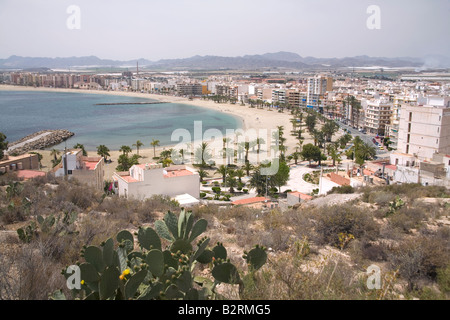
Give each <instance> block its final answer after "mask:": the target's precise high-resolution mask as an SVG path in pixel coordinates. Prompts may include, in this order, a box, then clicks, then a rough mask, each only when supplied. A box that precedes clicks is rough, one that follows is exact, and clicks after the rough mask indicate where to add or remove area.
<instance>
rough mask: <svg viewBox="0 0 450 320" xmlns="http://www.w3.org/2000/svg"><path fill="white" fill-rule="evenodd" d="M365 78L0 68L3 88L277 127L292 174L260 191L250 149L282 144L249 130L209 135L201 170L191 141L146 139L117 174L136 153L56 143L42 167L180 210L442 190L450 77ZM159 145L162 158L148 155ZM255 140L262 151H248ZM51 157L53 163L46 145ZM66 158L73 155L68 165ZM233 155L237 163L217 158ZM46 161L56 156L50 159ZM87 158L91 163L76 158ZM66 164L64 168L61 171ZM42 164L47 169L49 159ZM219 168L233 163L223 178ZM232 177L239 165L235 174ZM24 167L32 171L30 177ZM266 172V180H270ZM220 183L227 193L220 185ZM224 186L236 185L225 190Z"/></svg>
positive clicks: (13, 162)
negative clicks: (345, 192)
mask: <svg viewBox="0 0 450 320" xmlns="http://www.w3.org/2000/svg"><path fill="white" fill-rule="evenodd" d="M361 73H362V72H361V71H360V72H359V73H358V74H357V75H355V73H354V70H352V71H351V72H337V71H334V72H328V73H312V72H309V73H308V72H304V73H300V72H259V73H257V72H256V73H254V74H251V73H242V74H239V73H238V72H234V73H229V74H227V73H223V72H220V73H214V72H213V74H211V75H207V74H202V73H200V74H197V73H192V74H188V73H187V72H160V73H157V72H148V71H145V70H142V69H141V70H139V66H138V65H137V66H136V70H134V71H124V72H122V73H111V74H108V73H106V74H95V73H61V72H45V73H39V72H34V73H33V72H9V73H3V74H1V75H0V81H1V82H2V83H3V85H4V87H6V88H8V89H13V90H22V89H23V90H25V89H26V90H60V91H64V90H69V91H77V92H89V93H101V94H117V95H129V96H140V97H148V98H151V99H154V101H156V102H158V101H160V102H161V103H168V102H178V103H186V104H192V105H199V106H205V107H211V108H214V109H216V110H219V111H221V112H229V113H231V114H234V115H237V116H238V117H240V118H243V125H244V128H245V129H277V128H278V130H279V131H280V132H278V134H279V136H278V138H281V145H282V148H283V149H281V150H280V149H279V150H278V154H277V155H276V157H278V158H279V157H280V156H281V157H283V160H284V161H285V162H286V163H287V164H288V166H289V174H288V176H287V177H286V178H285V179H284V180H283V183H282V184H279V185H278V186H275V185H272V187H271V188H269V187H264V186H263V187H261V188H256V186H257V183H253V184H250V183H251V180H252V175H251V174H250V173H251V171H253V170H252V169H256V168H257V167H258V166H260V165H261V161H259V163H258V160H256V161H254V162H252V163H250V160H249V157H248V156H249V154H250V155H251V156H256V155H258V156H259V153H260V152H259V151H260V150H264V151H265V152H266V153H267V152H268V151H269V153H270V150H271V148H272V146H271V144H277V145H278V144H279V143H280V141H278V140H277V141H275V142H274V141H269V140H271V137H270V135H269V136H267V134H266V136H265V137H262V138H261V143H260V144H257V142H256V139H255V140H252V141H250V139H249V137H245V138H244V140H242V141H239V142H238V141H237V139H235V140H236V141H234V144H233V143H229V142H230V141H231V140H233V138H232V139H231V140H230V138H229V137H228V138H226V137H224V138H223V139H219V140H220V141H217V140H218V139H216V141H212V140H210V141H207V143H209V144H210V145H209V146H208V148H209V149H212V154H211V155H209V158H211V159H210V160H211V161H213V163H214V164H215V165H206V166H205V165H203V166H202V165H201V164H200V165H198V163H195V158H194V156H193V155H194V154H195V152H196V150H195V149H194V148H193V147H192V146H191V150H183V149H181V150H175V151H176V154H175V152H174V148H173V146H163V147H160V146H159V145H158V142H156V143H154V144H153V147H151V146H150V144H149V142H147V143H148V146H145V143H142V142H140V141H139V143H141V144H142V146H141V145H139V146H137V147H136V151H135V154H136V156H137V157H136V159H135V160H136V162H135V163H134V164H131V163H130V165H125V166H124V168H122V170H123V171H117V170H116V169H117V168H116V167H117V163H116V165H113V164H111V159H113V158H115V160H116V161H117V160H118V159H119V156H120V155H121V154H122V155H124V154H127V156H128V153H131V152H133V151H132V149H131V148H130V149H129V150H125V151H123V150H122V151H123V152H122V151H118V150H116V151H115V154H114V151H111V150H109V149H107V150H108V151H110V153H111V154H113V155H112V157H111V159H110V160H109V162H108V161H104V160H105V158H103V159H102V156H103V155H102V153H101V152H99V153H98V154H95V152H92V151H91V152H89V156H90V157H87V154H85V155H84V158H83V155H82V152H79V150H78V151H77V152H75V151H67V153H64V151H63V150H58V153H59V152H60V153H63V154H62V156H61V159H62V161H59V162H58V165H56V166H54V167H53V168H51V170H49V171H51V173H53V174H56V176H60V175H72V176H76V173H77V172H81V173H82V174H81V176H83V175H85V174H84V173H83V172H88V171H93V172H91V176H92V177H96V178H95V179H92V180H91V178H88V179H87V181H93V182H92V183H93V184H95V185H96V186H97V187H98V188H100V189H101V188H103V187H104V185H103V184H102V183H100V182H99V181H98V180H100V181H101V180H104V181H106V182H109V183H110V184H111V186H112V187H111V190H113V191H114V192H116V193H117V194H119V195H121V196H125V197H129V196H131V197H136V198H140V199H145V198H148V197H151V196H153V195H155V194H161V195H166V196H170V197H173V198H174V199H175V198H177V197H181V198H182V199H183V204H184V205H189V204H198V203H199V202H200V201H201V202H208V201H211V202H214V203H220V204H222V205H230V204H245V205H251V206H254V205H257V206H260V207H262V208H267V207H269V208H270V207H274V206H277V207H278V206H280V207H284V208H288V207H290V206H292V205H293V204H297V203H300V202H303V201H305V200H310V199H312V197H314V196H320V195H324V194H327V193H328V192H330V191H331V190H332V189H333V188H336V187H342V186H351V187H354V188H355V187H359V186H366V185H389V184H401V183H420V184H422V185H437V186H446V187H448V186H450V182H449V181H450V170H449V168H450V156H449V154H450V140H449V134H450V132H449V130H450V76H449V75H448V74H445V73H444V74H443V73H417V74H416V75H414V76H413V75H411V74H401V75H399V76H398V77H397V78H389V77H391V76H392V75H389V73H387V72H385V73H383V69H381V70H376V71H375V72H373V71H372V72H368V73H367V72H366V73H365V74H364V75H361ZM385 75H387V76H385ZM153 103H154V102H153ZM249 118H250V119H249ZM251 118H253V119H251ZM346 137H347V139H346ZM234 138H235V137H234ZM149 139H151V137H149ZM355 139H356V140H355ZM222 140H223V141H222ZM266 140H267V141H266ZM225 141H227V146H225ZM132 143H134V141H133V142H132V141H130V147H131V144H132ZM214 143H215V144H214ZM22 144H23V142H22ZM261 144H262V146H261ZM358 144H361V146H362V147H361V149H364V150H365V151H364V152H365V153H364V155H361V156H358V155H356V156H355V148H357V147H358ZM135 145H136V144H135ZM174 145H175V144H174ZM306 145H312V146H314V147H315V148H317V149H318V154H319V155H318V156H311V155H309V154H308V148H309V146H308V148H307V151H305V150H304V149H303V148H304V147H305V146H306ZM156 146H157V147H158V153H159V157H156V153H155V147H156ZM256 146H258V150H255V147H256ZM48 147H50V146H48ZM139 148H141V150H139ZM36 149H42V148H36ZM47 149H48V148H47ZM145 149H146V151H147V152H146V151H145ZM216 149H217V150H216ZM227 150H228V151H227ZM230 150H231V151H230ZM34 151H35V152H37V150H34ZM83 151H84V150H83ZM139 151H140V153H139ZM203 151H205V150H203ZM216 151H217V152H216ZM179 152H181V153H183V152H185V154H184V155H183V156H182V161H180V159H178V162H177V161H176V159H175V158H179V157H180V154H179ZM227 152H228V154H229V153H230V152H231V156H230V155H225V154H226V153H227ZM10 153H14V152H10ZM41 153H42V152H41ZM84 153H85V151H84ZM152 153H155V154H152ZM243 153H246V157H245V159H244V157H243V156H241V155H242V154H243ZM262 153H263V152H262V151H261V154H262ZM356 153H358V151H357V150H356ZM47 155H48V157H47V158H50V152H47ZM72 155H73V157H74V160H73V161H66V158H67V159H69V158H70V157H71V156H72ZM77 155H78V156H77ZM173 155H175V158H172V156H173ZM35 156H37V155H36V154H35ZM21 157H23V155H21V156H20V157H19V158H17V159H15V158H14V156H13V154H11V156H10V157H9V158H10V159H7V160H3V161H2V162H1V163H0V170H1V172H7V171H9V170H18V171H17V172H19V173H20V168H23V160H21V159H22V158H21ZM230 157H231V158H233V160H231V161H228V162H226V163H224V162H221V160H224V159H225V158H228V160H229V159H230ZM54 158H55V159H54V161H55V162H54V163H56V156H55V157H54ZM94 158H95V161H96V162H97V163H98V165H96V166H86V165H84V163H86V161H87V162H89V161H91V162H92V161H94V160H93V159H94ZM139 158H140V159H139ZM311 160H313V161H314V165H312V164H311ZM44 161H45V160H44ZM83 161H84V162H83ZM66 162H67V167H64V164H66ZM255 162H256V163H255ZM103 163H104V164H103ZM100 164H101V165H100ZM246 166H247V168H245V167H246ZM45 167H46V169H47V170H48V168H49V167H50V166H45ZM27 168H28V169H34V170H36V169H39V168H37V167H33V166H31V167H27ZM58 168H59V169H58ZM157 168H160V169H157ZM226 168H229V172H228V173H227V172H226ZM147 170H149V171H151V172H153V171H154V170H161V172H162V173H160V174H161V176H164V177H173V178H171V179H163V180H161V181H162V182H163V181H167V183H168V187H167V188H166V187H163V186H162V185H160V184H156V185H154V187H149V185H150V184H149V181H147V180H148V179H155V178H150V176H149V177H148V178H145V176H146V174H144V173H145V172H146V171H147ZM97 171H98V172H97ZM222 171H223V172H222ZM242 171H244V172H243V173H241V172H242ZM236 172H239V179H238V177H237V176H236ZM253 173H254V172H253ZM22 174H24V175H25V176H27V175H26V174H25V173H22ZM29 174H30V176H33V173H29ZM41 174H42V173H41ZM155 174H156V171H155ZM187 176H192V178H190V180H189V179H188V180H189V181H190V182H186V183H183V182H181V184H180V181H184V180H186V179H187ZM312 177H314V178H312ZM265 178H266V179H267V180H268V181H270V176H269V175H266V177H265ZM188 180H186V181H188ZM227 180H228V181H227ZM237 180H239V181H238V183H237ZM169 181H170V182H171V184H170V183H169ZM162 182H161V183H162ZM263 182H264V181H263ZM266 182H267V181H266ZM263 184H264V183H263ZM139 185H142V186H141V187H139ZM219 185H220V186H221V187H222V189H223V190H222V191H219V192H217V187H218V186H219ZM173 186H178V187H177V188H174V187H173ZM215 187H216V188H215ZM214 189H215V190H216V192H214V191H213V190H214ZM218 189H220V187H219V188H218ZM227 189H230V191H234V192H225V190H227ZM243 190H245V192H244V191H243ZM261 191H263V192H262V193H261ZM274 196H275V197H274ZM220 200H224V201H220Z"/></svg>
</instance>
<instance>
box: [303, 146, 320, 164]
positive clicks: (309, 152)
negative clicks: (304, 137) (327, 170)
mask: <svg viewBox="0 0 450 320" xmlns="http://www.w3.org/2000/svg"><path fill="white" fill-rule="evenodd" d="M300 155H301V157H302V159H303V160H307V161H309V165H311V161H320V160H321V159H322V152H321V151H320V148H319V147H317V146H315V145H313V144H311V143H308V144H306V145H304V146H303V150H302V152H301V153H300Z"/></svg>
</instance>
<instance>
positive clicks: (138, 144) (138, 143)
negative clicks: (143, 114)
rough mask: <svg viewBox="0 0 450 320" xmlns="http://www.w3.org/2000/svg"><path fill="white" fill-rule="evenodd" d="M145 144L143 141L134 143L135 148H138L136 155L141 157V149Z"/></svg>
mask: <svg viewBox="0 0 450 320" xmlns="http://www.w3.org/2000/svg"><path fill="white" fill-rule="evenodd" d="M143 145H144V144H143V143H142V142H141V140H138V141H136V143H133V147H136V153H137V154H138V155H139V148H140V147H142V146H143Z"/></svg>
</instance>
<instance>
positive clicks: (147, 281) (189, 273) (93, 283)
mask: <svg viewBox="0 0 450 320" xmlns="http://www.w3.org/2000/svg"><path fill="white" fill-rule="evenodd" d="M206 228H207V221H206V220H204V219H199V220H197V221H195V222H194V217H193V216H192V213H191V212H185V211H184V210H182V211H181V213H180V215H179V216H178V217H177V216H176V215H175V214H174V213H172V212H168V213H167V214H166V215H165V216H164V219H163V220H160V221H156V223H155V225H154V229H153V228H151V227H145V228H144V227H141V228H139V230H138V232H136V233H135V234H134V235H133V234H132V233H130V232H129V231H127V230H123V231H120V232H119V233H118V234H117V235H116V237H115V241H114V239H113V238H110V239H108V240H106V241H105V242H103V243H102V244H101V245H100V246H88V247H84V248H83V250H82V252H81V256H82V257H83V258H84V261H83V262H82V263H78V267H79V270H80V283H79V289H73V290H72V291H71V294H72V297H73V298H80V299H96V300H97V299H102V300H113V299H126V300H129V299H137V300H149V299H161V300H164V299H185V300H189V299H194V300H199V299H214V298H216V297H217V293H216V292H215V287H216V285H217V284H219V283H227V284H231V285H236V284H238V285H239V286H240V287H241V286H242V285H243V282H242V280H241V275H240V273H239V271H238V269H237V268H236V266H234V265H233V264H232V263H231V262H230V260H229V259H228V258H227V251H226V249H225V247H224V246H223V244H222V243H217V244H216V246H214V248H212V249H209V248H208V245H209V242H210V239H209V238H208V237H202V238H200V239H199V240H196V239H197V238H198V237H199V236H200V235H201V234H202V233H204V232H205V231H206ZM162 239H164V241H162ZM163 243H167V246H166V247H165V248H163V246H162V244H163ZM244 258H245V259H246V260H247V263H248V264H249V266H250V267H251V270H252V271H255V270H258V269H259V268H261V267H262V266H263V265H264V263H265V262H266V258H267V256H266V253H265V249H264V248H262V247H259V246H256V247H255V248H254V249H252V250H251V251H250V252H248V253H246V255H245V256H244ZM198 263H200V264H203V265H206V266H209V268H210V270H211V276H212V279H209V278H201V277H195V276H194V271H195V267H196V265H197V264H198ZM63 274H64V276H65V277H66V279H68V278H69V276H71V274H69V273H66V272H65V270H63ZM51 298H52V299H65V298H66V297H65V295H64V294H63V293H62V292H61V291H56V292H54V293H53V294H52V296H51Z"/></svg>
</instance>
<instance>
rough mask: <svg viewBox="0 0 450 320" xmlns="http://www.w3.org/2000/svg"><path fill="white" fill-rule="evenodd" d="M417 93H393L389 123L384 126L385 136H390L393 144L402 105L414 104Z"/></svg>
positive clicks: (394, 143) (395, 143) (395, 142)
mask: <svg viewBox="0 0 450 320" xmlns="http://www.w3.org/2000/svg"><path fill="white" fill-rule="evenodd" d="M416 104H417V95H416V94H410V95H395V96H394V98H393V105H392V114H391V121H390V124H389V125H388V126H387V127H386V132H385V134H386V136H389V137H390V140H391V142H392V143H393V145H394V146H396V145H397V143H398V129H399V125H400V115H401V110H402V107H403V106H406V105H416Z"/></svg>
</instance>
